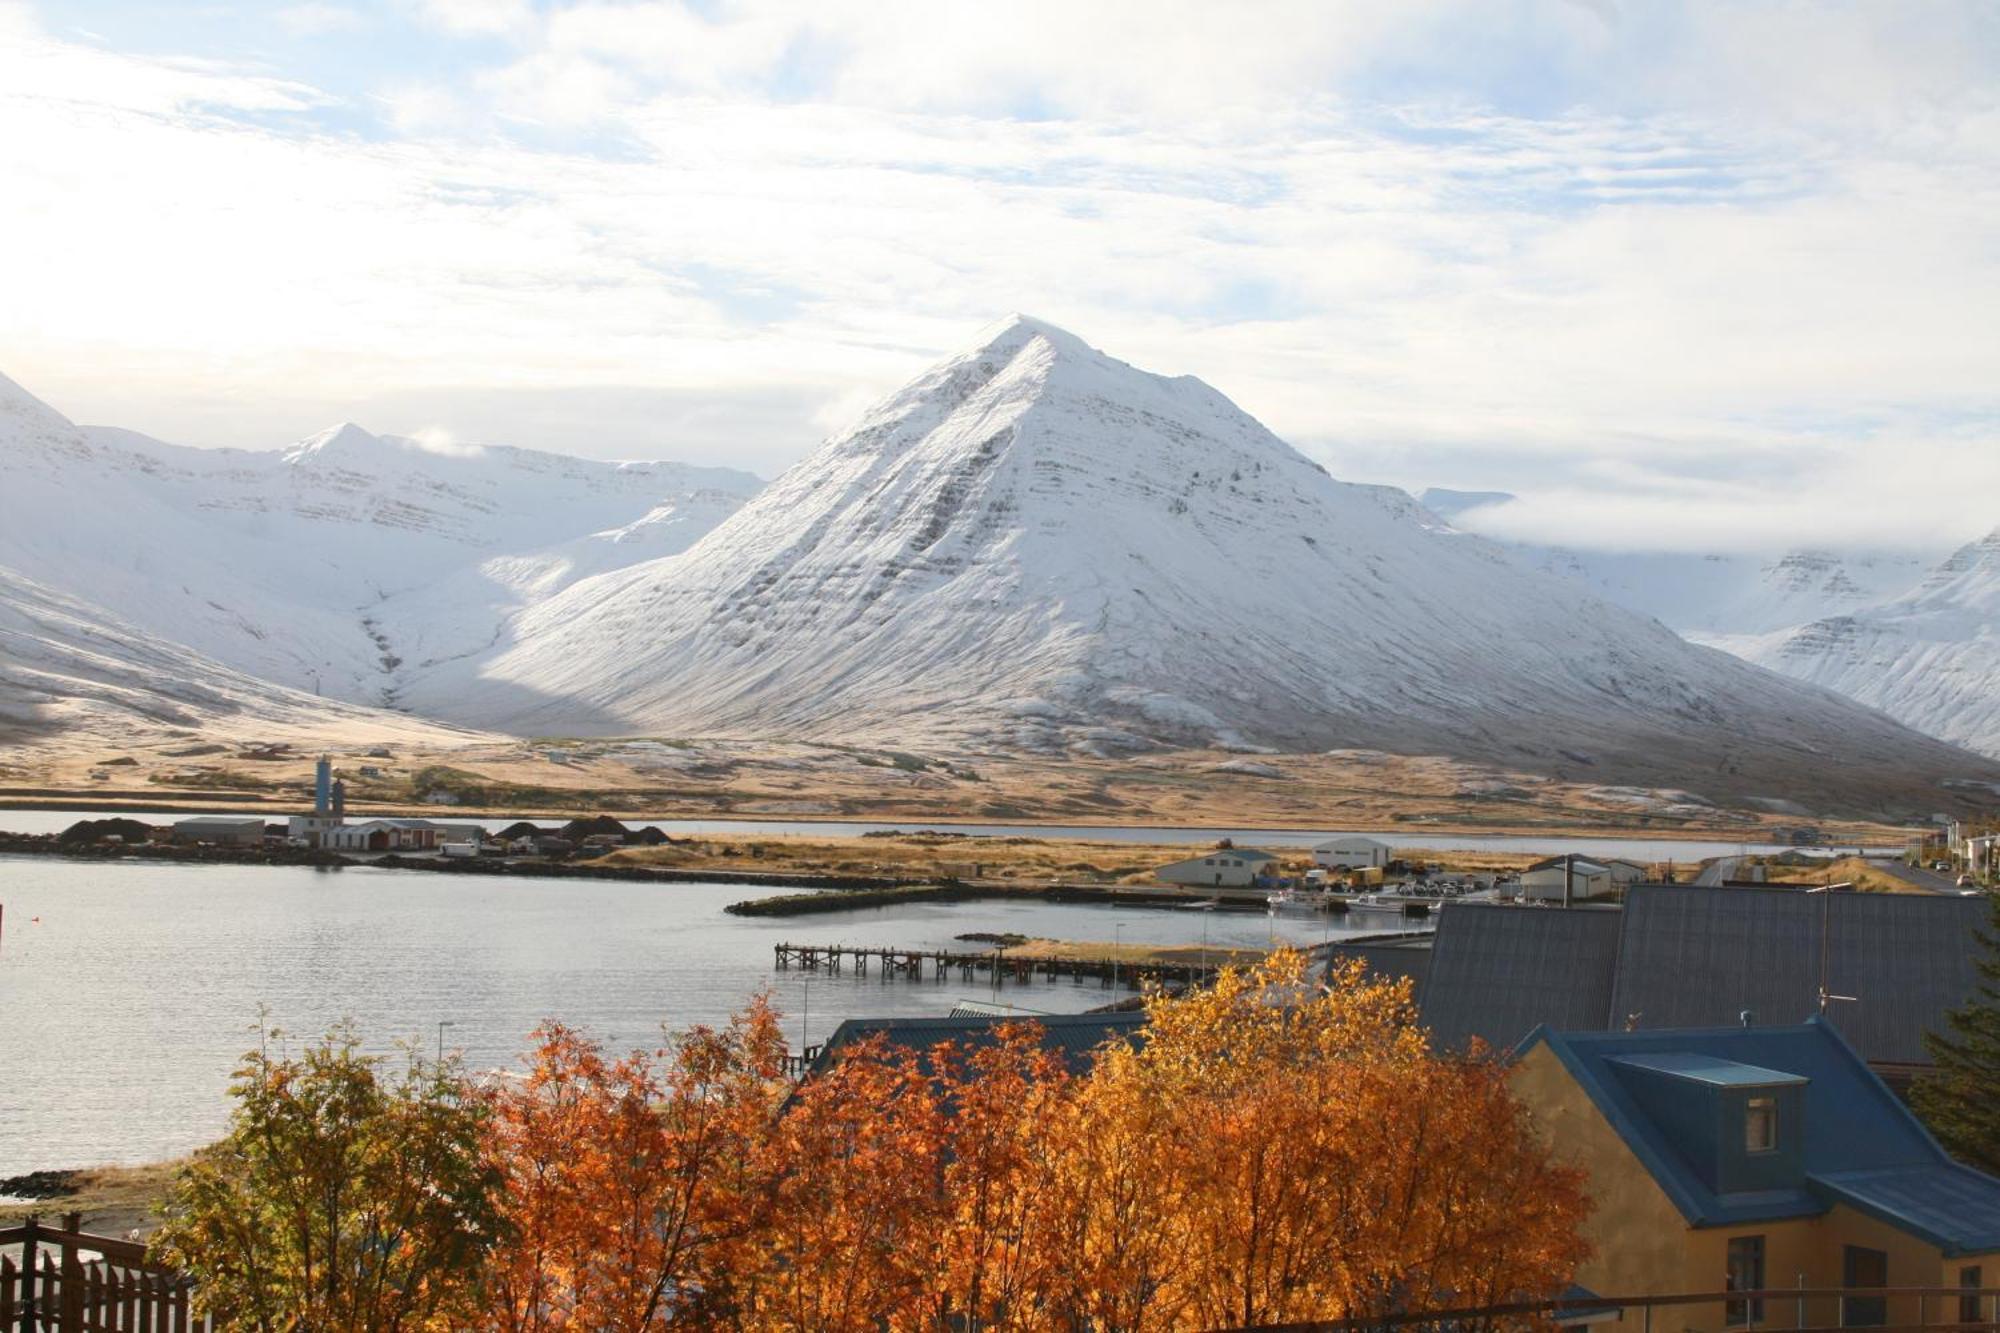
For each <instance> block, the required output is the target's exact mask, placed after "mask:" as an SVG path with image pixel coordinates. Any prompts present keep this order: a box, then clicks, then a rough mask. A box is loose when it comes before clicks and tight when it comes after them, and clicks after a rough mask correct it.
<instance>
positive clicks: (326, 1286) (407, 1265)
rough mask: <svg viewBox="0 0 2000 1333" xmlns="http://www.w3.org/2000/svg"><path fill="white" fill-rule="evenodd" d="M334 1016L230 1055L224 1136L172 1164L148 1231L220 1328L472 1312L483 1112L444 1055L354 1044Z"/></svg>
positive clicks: (482, 1200)
mask: <svg viewBox="0 0 2000 1333" xmlns="http://www.w3.org/2000/svg"><path fill="white" fill-rule="evenodd" d="M359 1047H360V1039H359V1038H358V1037H357V1036H356V1035H355V1033H354V1031H353V1029H352V1028H351V1027H349V1026H347V1025H344V1024H343V1025H340V1026H337V1027H335V1028H334V1029H333V1030H332V1031H330V1032H329V1033H328V1034H327V1036H326V1037H325V1038H324V1039H323V1040H322V1041H320V1042H318V1043H317V1044H315V1045H313V1046H311V1047H310V1048H308V1049H307V1050H306V1051H305V1052H304V1053H303V1054H302V1055H301V1056H299V1057H298V1058H296V1059H291V1058H276V1057H272V1056H270V1055H268V1054H266V1053H265V1051H263V1050H259V1051H254V1052H251V1053H250V1054H249V1055H246V1056H245V1057H244V1061H243V1064H242V1066H241V1067H240V1068H239V1069H238V1070H237V1073H236V1082H235V1084H234V1086H233V1087H232V1088H231V1095H232V1096H233V1097H234V1098H235V1101H236V1109H235V1111H234V1113H233V1114H232V1116H231V1119H230V1126H229V1132H228V1134H227V1135H226V1136H225V1137H224V1138H223V1139H222V1140H221V1142H219V1143H216V1144H214V1145H213V1146H211V1147H208V1148H205V1149H203V1150H202V1151H201V1152H200V1153H198V1154H196V1156H195V1158H194V1160H193V1161H192V1162H191V1163H190V1164H189V1165H188V1166H187V1167H186V1168H185V1169H184V1170H183V1171H182V1172H181V1175H180V1177H179V1179H178V1180H177V1181H176V1182H175V1185H174V1188H173V1191H172V1194H171V1195H170V1197H169V1199H168V1202H167V1204H166V1209H165V1211H166V1221H165V1224H164V1225H163V1226H162V1227H161V1229H160V1231H159V1232H158V1234H157V1235H155V1237H154V1239H153V1243H154V1245H155V1247H156V1248H157V1251H158V1253H159V1254H160V1255H161V1257H162V1258H163V1259H165V1260H166V1261H167V1262H169V1263H172V1264H174V1265H175V1266H177V1267H179V1268H181V1269H182V1270H183V1271H185V1272H187V1273H189V1274H191V1275H193V1276H194V1278H195V1279H196V1282H197V1285H196V1289H195V1290H196V1301H197V1303H198V1304H199V1306H200V1307H201V1308H202V1309H204V1310H205V1311H207V1312H208V1313H210V1314H213V1315H215V1316H216V1320H217V1323H218V1324H223V1325H226V1326H228V1327H231V1328H243V1329H255V1330H259V1331H260V1333H262V1331H263V1330H273V1331H275V1330H287V1333H398V1331H400V1330H429V1329H446V1328H462V1327H465V1326H467V1324H468V1323H470V1322H471V1319H470V1316H471V1314H472V1313H473V1311H474V1302H475V1301H476V1299H477V1296H476V1293H477V1287H478V1282H479V1277H480V1273H481V1271H482V1268H483V1266H484V1263H485V1259H486V1255H487V1253H488V1251H490V1250H491V1249H492V1247H493V1245H494V1244H495V1243H496V1240H497V1232H498V1223H497V1221H496V1217H497V1213H496V1209H495V1192H496V1185H497V1181H496V1179H495V1178H494V1174H493V1172H492V1169H491V1167H490V1166H489V1165H487V1164H486V1163H485V1162H483V1160H482V1157H481V1153H480V1139H481V1130H482V1126H483V1123H484V1120H485V1117H486V1114H487V1111H486V1106H485V1102H484V1100H483V1099H482V1098H479V1097H475V1096H469V1095H466V1092H467V1090H466V1087H465V1084H464V1081H463V1079H462V1077H461V1076H460V1073H459V1071H458V1069H457V1067H456V1066H455V1065H454V1064H452V1063H450V1062H446V1063H444V1064H431V1063H427V1062H424V1061H421V1060H419V1059H418V1058H416V1057H415V1056H414V1055H412V1056H411V1057H410V1058H408V1059H407V1060H406V1061H403V1062H399V1063H401V1065H402V1068H401V1069H400V1070H397V1071H394V1072H392V1071H391V1070H389V1069H388V1068H387V1066H388V1064H389V1063H390V1062H387V1061H384V1060H383V1059H381V1058H380V1057H376V1056H368V1055H364V1054H362V1053H361V1051H360V1049H359Z"/></svg>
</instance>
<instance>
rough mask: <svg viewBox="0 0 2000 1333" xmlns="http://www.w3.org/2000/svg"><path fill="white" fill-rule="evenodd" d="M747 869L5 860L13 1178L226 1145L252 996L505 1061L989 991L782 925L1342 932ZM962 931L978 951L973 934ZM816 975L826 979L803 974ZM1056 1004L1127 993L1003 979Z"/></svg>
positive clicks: (918, 930) (864, 930) (1212, 933)
mask: <svg viewBox="0 0 2000 1333" xmlns="http://www.w3.org/2000/svg"><path fill="white" fill-rule="evenodd" d="M776 892H782V890H777V889H770V890H759V889H754V888H745V887H743V886H740V885H727V886H725V885H706V884H686V885H652V884H617V883H599V882H594V881H589V880H539V881H537V880H518V881H517V880H500V879H484V878H480V879H474V878H471V877H460V876H455V875H436V874H428V873H424V872H419V871H400V872H399V871H392V870H372V869H345V870H315V869H310V868H305V867H293V866H278V867H271V866H175V865H160V864H137V863H130V864H95V863H83V862H68V861H56V860H45V859H42V858H36V857H15V858H0V905H4V908H5V918H4V921H5V934H4V938H0V1177H5V1176H10V1175H14V1174H18V1173H20V1172H23V1171H29V1170H35V1169H39V1168H44V1167H61V1166H79V1165H89V1164H93V1163H100V1162H139V1161H150V1160H155V1159H158V1158H161V1157H167V1156H172V1155H175V1154H178V1153H182V1152H186V1151H188V1150H189V1149H191V1148H194V1147H197V1146H199V1145H200V1144H202V1143H205V1142H208V1141H210V1140H212V1139H213V1138H214V1137H215V1135H216V1134H217V1132H218V1131H219V1130H220V1128H221V1126H222V1124H223V1121H224V1118H225V1116H226V1114H227V1110H228V1108H227V1105H226V1101H225V1097H224V1091H225V1089H226V1088H227V1086H228V1082H229V1075H230V1071H231V1069H232V1068H233V1067H234V1065H235V1062H236V1060H237V1058H238V1056H239V1055H241V1053H242V1052H243V1051H244V1050H245V1049H247V1048H249V1047H252V1046H254V1045H255V1044H256V1034H255V1028H256V1023H257V1015H258V1011H259V1006H263V1007H264V1008H266V1009H267V1010H268V1012H269V1014H270V1020H271V1022H272V1023H273V1024H275V1025H276V1026H278V1027H281V1028H284V1029H286V1030H288V1031H291V1032H294V1033H305V1034H316V1033H318V1032H319V1031H321V1030H323V1029H324V1028H325V1026H326V1025H327V1024H328V1023H329V1022H331V1021H333V1020H335V1019H338V1018H341V1017H352V1018H353V1019H355V1021H356V1022H357V1023H358V1024H359V1026H360V1028H361V1031H362V1033H363V1034H364V1035H365V1037H366V1038H367V1039H368V1041H369V1043H370V1045H371V1046H374V1047H377V1048H385V1049H386V1048H387V1047H389V1046H390V1044H391V1043H392V1042H393V1041H394V1040H395V1039H396V1038H399V1037H409V1038H415V1039H418V1040H420V1041H422V1042H423V1043H424V1045H425V1048H426V1049H429V1048H431V1046H432V1045H433V1044H434V1043H435V1041H436V1039H437V1024H438V1023H439V1022H440V1021H441V1020H448V1021H449V1022H451V1023H452V1024H453V1026H451V1027H449V1028H447V1029H446V1030H445V1040H446V1044H447V1045H448V1046H451V1047H457V1048H461V1049H463V1050H464V1052H465V1055H466V1058H467V1060H468V1061H469V1062H470V1063H471V1064H472V1065H473V1066H474V1067H475V1068H493V1067H499V1066H505V1065H511V1064H512V1063H513V1062H514V1061H515V1060H516V1059H517V1057H518V1055H519V1053H520V1051H521V1049H522V1047H523V1045H524V1039H525V1037H526V1035H527V1034H528V1033H529V1032H530V1031H531V1030H532V1029H533V1028H534V1026H535V1025H536V1024H537V1023H538V1022H539V1021H541V1020H542V1019H543V1018H545V1017H556V1018H561V1019H563V1020H564V1021H566V1022H569V1023H572V1024H576V1025H580V1026H583V1027H586V1028H588V1029H590V1030H591V1031H592V1032H594V1033H596V1034H597V1035H599V1036H602V1037H605V1038H607V1039H609V1040H611V1041H612V1042H614V1043H617V1044H619V1045H637V1044H643V1043H649V1042H652V1041H654V1040H655V1039H656V1038H657V1037H658V1035H659V1031H660V1026H661V1025H662V1024H665V1025H667V1026H668V1027H670V1028H676V1029H678V1028H683V1027H686V1026H688V1025H689V1024H692V1023H700V1022H718V1021H720V1020H722V1019H724V1018H725V1017H727V1015H728V1014H729V1013H730V1011H731V1010H733V1009H734V1008H736V1007H738V1006H739V1005H741V1004H742V1003H743V1001H744V1000H745V999H746V998H747V997H748V996H749V995H750V994H751V993H752V992H754V991H755V990H756V989H757V988H758V987H760V986H765V985H770V986H772V987H774V989H775V991H776V994H777V998H778V1001H779V1003H780V1005H781V1006H782V1007H783V1008H784V1009H785V1011H786V1013H787V1018H786V1030H787V1032H788V1034H790V1035H791V1037H792V1040H793V1042H794V1044H795V1045H796V1044H797V1043H798V1041H799V1036H800V1033H801V1029H802V1028H803V1029H805V1033H806V1035H807V1036H809V1038H810V1040H811V1041H819V1040H821V1039H822V1038H824V1037H825V1036H826V1035H827V1033H828V1032H830V1031H831V1030H832V1028H833V1025H834V1024H835V1023H837V1022H838V1021H839V1020H840V1019H842V1018H851V1017H860V1016H880V1015H892V1014H942V1013H944V1012H946V1011H947V1010H949V1009H950V1008H951V1006H952V1004H953V1003H955V1002H956V1001H958V1000H960V999H991V998H992V991H991V990H990V987H989V985H985V984H980V983H977V982H960V981H958V980H956V979H955V978H954V979H953V980H951V981H947V982H944V983H937V982H930V981H924V982H907V981H894V982H884V981H882V980H880V979H879V978H877V977H873V976H870V977H867V978H857V977H851V976H849V977H843V978H832V977H826V976H820V977H818V978H815V979H813V980H812V981H811V982H810V983H808V982H807V981H806V980H805V977H804V974H801V973H798V972H789V973H782V972H775V971H773V969H772V965H771V946H772V944H773V943H775V942H776V941H778V940H780V939H792V940H798V941H812V942H823V943H852V944H883V945H907V946H910V947H930V948H941V947H951V946H953V945H954V944H955V941H954V939H953V937H954V936H956V935H958V934H960V933H962V932H967V931H994V932H1000V931H1011V932H1014V933H1017V934H1022V935H1030V936H1051V937H1056V938H1063V939H1078V940H1112V939H1114V938H1117V939H1122V940H1123V941H1124V942H1126V943H1141V942H1145V943H1160V944H1179V943H1196V942H1199V941H1200V940H1201V938H1202V934H1203V930H1204V928H1206V929H1207V931H1208V938H1209V939H1210V940H1211V941H1212V942H1214V943H1216V944H1237V945H1252V946H1257V945H1264V944H1266V943H1267V942H1268V940H1269V939H1270V938H1271V937H1272V935H1273V934H1275V935H1276V936H1277V937H1278V938H1288V939H1291V940H1293V941H1295V942H1299V943H1311V942H1316V941H1318V940H1320V939H1322V938H1324V937H1325V935H1326V934H1327V933H1328V932H1329V931H1331V932H1332V933H1333V934H1335V935H1338V934H1340V933H1342V929H1343V928H1342V927H1340V926H1339V925H1337V924H1333V923H1330V922H1322V921H1320V920H1317V919H1311V918H1305V917H1291V918H1284V917H1281V918H1276V919H1273V918H1269V917H1266V916H1265V915H1263V914H1262V913H1221V912H1191V911H1173V910H1165V909H1153V908H1143V909H1142V908H1113V907H1104V906H1084V905H1067V904H1050V903H1034V902H1024V903H1009V902H975V903H963V904H956V905H944V904H936V905H921V904H913V905H903V906H898V907H893V908H878V909H868V910H862V911H852V912H838V913H830V914H827V915H822V916H812V917H795V918H754V917H732V916H729V915H727V914H725V913H724V912H723V910H722V909H723V907H724V905H725V904H727V903H731V902H735V901H738V900H740V899H743V898H746V897H753V896H758V895H760V894H762V893H776ZM960 947H964V946H960ZM808 985H809V987H810V989H809V991H808ZM1003 996H1004V998H1006V999H1007V1000H1009V1001H1011V1002H1013V1003H1016V1004H1020V1005H1023V1006H1025V1007H1029V1008H1033V1009H1040V1010H1044V1011H1049V1012H1060V1011H1076V1010H1081V1009H1087V1008H1091V1007H1093V1006H1095V1005H1099V1004H1103V1003H1104V1002H1105V1001H1106V1000H1107V999H1108V998H1110V996H1109V994H1108V993H1107V991H1106V990H1105V989H1104V988H1103V987H1101V986H1100V985H1098V984H1096V983H1091V984H1087V985H1082V986H1078V985H1075V984H1072V983H1070V982H1067V981H1064V982H1058V983H1053V984H1050V983H1039V984H1035V985H1031V986H1009V987H1007V988H1006V990H1005V991H1004V992H1003Z"/></svg>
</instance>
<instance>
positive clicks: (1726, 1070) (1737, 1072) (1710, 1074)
mask: <svg viewBox="0 0 2000 1333" xmlns="http://www.w3.org/2000/svg"><path fill="white" fill-rule="evenodd" d="M1609 1058H1610V1060H1611V1063H1613V1064H1615V1065H1624V1066H1626V1067H1627V1068H1630V1069H1650V1070H1652V1071H1653V1072H1654V1073H1656V1074H1671V1075H1672V1076H1673V1077H1675V1078H1684V1079H1686V1080H1688V1081H1689V1082H1690V1083H1706V1084H1709V1085H1711V1086H1713V1087H1718V1088H1770V1087H1776V1086H1777V1085H1779V1084H1784V1083H1804V1082H1805V1081H1806V1080H1805V1079H1804V1078H1802V1077H1801V1076H1799V1075H1797V1074H1781V1073H1779V1072H1778V1071H1777V1070H1775V1069H1764V1068H1760V1067H1759V1066H1757V1065H1746V1064H1739V1063H1738V1062H1736V1061H1734V1060H1718V1059H1716V1058H1715V1057H1714V1056H1712V1055H1697V1054H1695V1053H1694V1052H1692V1051H1661V1052H1659V1053H1658V1054H1656V1055H1614V1056H1611V1057H1609Z"/></svg>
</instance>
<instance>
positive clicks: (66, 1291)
mask: <svg viewBox="0 0 2000 1333" xmlns="http://www.w3.org/2000/svg"><path fill="white" fill-rule="evenodd" d="M62 1226H63V1230H64V1231H67V1232H69V1233H70V1237H71V1238H70V1239H66V1240H64V1241H63V1242H62V1301H61V1303H60V1304H59V1305H58V1306H57V1307H56V1308H57V1310H58V1312H59V1318H60V1320H61V1328H62V1333H83V1257H82V1255H81V1253H80V1252H79V1249H78V1246H77V1243H76V1240H75V1239H74V1237H75V1236H76V1235H77V1234H78V1233H80V1232H81V1231H82V1230H83V1214H82V1213H64V1214H63V1219H62Z"/></svg>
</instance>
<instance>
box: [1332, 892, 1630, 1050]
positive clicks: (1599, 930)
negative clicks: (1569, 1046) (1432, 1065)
mask: <svg viewBox="0 0 2000 1333" xmlns="http://www.w3.org/2000/svg"><path fill="white" fill-rule="evenodd" d="M1624 921H1625V918H1624V914H1623V913H1621V912H1620V911H1619V910H1618V909H1617V908H1615V907H1569V908H1563V907H1507V906H1502V905H1500V904H1497V903H1481V902H1455V903H1452V904H1451V905H1450V906H1448V907H1446V908H1445V909H1444V911H1443V912H1442V913H1441V914H1440V916H1439V918H1438V926H1437V936H1436V942H1435V943H1434V944H1433V945H1432V946H1431V949H1432V957H1431V963H1430V967H1429V969H1428V970H1427V972H1426V974H1425V976H1424V979H1423V982H1422V985H1421V987H1420V989H1419V991H1418V994H1417V1004H1418V1007H1419V1008H1420V1010H1421V1011H1422V1014H1423V1022H1424V1026H1425V1027H1427V1028H1429V1029H1430V1031H1431V1040H1432V1041H1433V1042H1435V1043H1436V1044H1437V1047H1438V1049H1439V1050H1443V1051H1454V1052H1455V1051H1463V1050H1464V1049H1465V1048H1466V1047H1467V1046H1469V1045H1470V1044H1471V1043H1472V1040H1473V1039H1474V1038H1475V1037H1476V1038H1478V1039H1479V1040H1480V1041H1483V1042H1485V1043H1486V1045H1488V1046H1489V1047H1492V1048H1493V1049H1494V1050H1500V1051H1505V1050H1511V1049H1512V1048H1513V1047H1514V1046H1515V1045H1516V1044H1518V1043H1519V1042H1520V1040H1521V1038H1523V1037H1525V1036H1527V1035H1528V1033H1530V1032H1532V1031H1534V1029H1535V1028H1536V1026H1537V1025H1539V1024H1547V1025H1548V1026H1550V1027H1552V1028H1554V1029H1556V1030H1557V1031H1559V1032H1572V1031H1581V1030H1584V1029H1588V1028H1602V1027H1605V1026H1607V1024H1608V1019H1609V1016H1610V1013H1611V990H1612V985H1613V982H1614V980H1615V978H1616V974H1617V969H1618V943H1619V938H1620V931H1621V929H1622V928H1623V926H1624ZM1370 965H1371V966H1373V963H1372V960H1371V964H1370Z"/></svg>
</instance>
